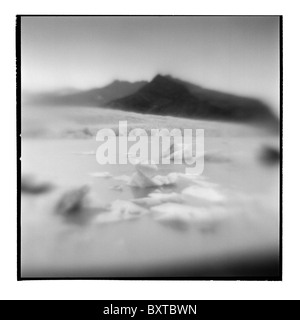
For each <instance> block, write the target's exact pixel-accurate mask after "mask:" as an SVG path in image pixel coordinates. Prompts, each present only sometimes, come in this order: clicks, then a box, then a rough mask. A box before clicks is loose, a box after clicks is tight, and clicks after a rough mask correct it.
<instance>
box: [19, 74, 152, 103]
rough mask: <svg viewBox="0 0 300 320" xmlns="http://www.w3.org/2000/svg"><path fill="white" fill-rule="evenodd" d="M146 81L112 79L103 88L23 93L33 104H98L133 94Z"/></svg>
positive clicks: (26, 99)
mask: <svg viewBox="0 0 300 320" xmlns="http://www.w3.org/2000/svg"><path fill="white" fill-rule="evenodd" d="M145 84H147V82H146V81H138V82H129V81H119V80H116V81H113V82H112V83H110V84H109V85H107V86H105V87H103V88H95V89H90V90H71V89H68V90H60V91H52V92H42V93H39V94H24V101H25V103H30V104H35V105H58V106H59V105H70V106H71V105H72V106H99V105H100V104H106V103H107V102H108V101H111V100H115V99H119V98H122V97H125V96H128V95H131V94H134V93H135V92H136V91H138V90H139V89H140V88H141V87H143V86H144V85H145Z"/></svg>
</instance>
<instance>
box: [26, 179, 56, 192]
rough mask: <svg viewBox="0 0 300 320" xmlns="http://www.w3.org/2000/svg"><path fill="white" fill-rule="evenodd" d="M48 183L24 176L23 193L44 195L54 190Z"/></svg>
mask: <svg viewBox="0 0 300 320" xmlns="http://www.w3.org/2000/svg"><path fill="white" fill-rule="evenodd" d="M52 187H53V186H52V185H51V184H50V183H47V182H39V181H37V180H36V178H35V177H34V176H32V175H24V176H22V179H21V191H22V192H24V193H28V194H42V193H45V192H48V191H50V190H51V189H52Z"/></svg>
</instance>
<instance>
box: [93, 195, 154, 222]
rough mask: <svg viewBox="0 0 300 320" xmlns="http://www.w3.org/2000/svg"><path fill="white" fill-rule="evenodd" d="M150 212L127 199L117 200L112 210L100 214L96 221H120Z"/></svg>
mask: <svg viewBox="0 0 300 320" xmlns="http://www.w3.org/2000/svg"><path fill="white" fill-rule="evenodd" d="M146 213H148V210H147V209H145V208H143V207H141V206H139V205H137V204H135V203H133V202H131V201H126V200H116V201H114V202H113V203H112V205H111V207H110V210H109V211H108V212H106V213H103V214H100V215H99V216H98V217H97V218H96V219H95V220H94V222H95V223H108V222H118V221H122V220H129V219H136V218H138V217H140V216H141V215H144V214H146Z"/></svg>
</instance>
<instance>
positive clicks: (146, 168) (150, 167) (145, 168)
mask: <svg viewBox="0 0 300 320" xmlns="http://www.w3.org/2000/svg"><path fill="white" fill-rule="evenodd" d="M135 169H136V170H137V172H139V173H141V174H143V175H144V176H146V177H148V178H152V177H153V176H154V175H155V174H156V173H157V171H158V168H157V165H155V164H148V163H138V164H136V165H135Z"/></svg>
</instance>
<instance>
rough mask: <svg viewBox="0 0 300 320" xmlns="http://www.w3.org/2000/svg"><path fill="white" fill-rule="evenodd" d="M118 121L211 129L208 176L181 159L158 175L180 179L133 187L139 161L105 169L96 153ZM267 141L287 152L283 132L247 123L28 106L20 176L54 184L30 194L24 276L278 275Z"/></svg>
mask: <svg viewBox="0 0 300 320" xmlns="http://www.w3.org/2000/svg"><path fill="white" fill-rule="evenodd" d="M26 108H27V109H26ZM119 120H120V121H122V120H127V121H128V125H129V126H130V127H132V128H134V127H139V128H145V129H150V128H171V129H172V128H192V129H196V128H198V129H204V130H205V153H206V155H207V156H206V158H205V163H204V166H205V167H204V172H203V175H202V176H201V177H198V178H197V179H195V180H193V179H190V178H188V177H185V175H184V167H182V166H178V165H177V166H176V165H173V164H170V165H161V166H159V168H158V174H159V175H162V176H166V175H168V174H169V173H175V174H177V180H176V182H175V183H174V184H167V185H162V186H157V187H149V188H137V187H132V186H130V185H128V177H129V178H130V177H132V175H133V174H134V173H135V172H136V168H135V167H134V166H133V165H130V164H128V165H99V164H98V163H97V161H96V156H95V152H96V149H97V148H98V146H99V142H97V141H96V140H95V133H96V132H97V130H99V129H101V128H104V127H108V128H116V127H117V125H118V121H119ZM265 146H275V147H277V148H279V138H278V137H277V136H276V135H273V134H271V133H268V132H267V131H264V130H262V129H259V128H257V127H252V126H249V125H243V124H235V123H225V122H214V121H198V120H187V119H180V118H174V117H162V116H154V115H139V114H136V113H132V112H130V113H126V112H123V111H116V110H115V111H113V110H107V109H95V108H70V107H69V108H60V109H57V108H56V109H55V108H54V109H53V108H50V107H49V108H46V107H45V108H44V107H43V108H33V107H27V106H26V107H23V110H22V176H23V177H30V176H31V177H33V178H32V179H36V180H37V181H38V182H39V181H40V182H41V183H46V184H48V185H49V188H48V189H47V188H45V190H43V192H30V189H27V191H26V189H24V192H22V199H21V268H22V272H21V273H22V276H24V277H126V276H129V277H159V276H163V277H176V276H181V277H184V276H192V277H193V276H195V277H213V276H216V277H218V276H221V277H224V276H233V277H234V276H236V277H239V276H274V275H277V272H278V269H277V268H278V258H279V221H280V220H279V218H280V217H279V165H278V164H272V165H271V164H268V163H265V162H264V161H262V158H261V153H262V150H263V149H264V147H265ZM23 180H24V181H25V179H23ZM29 180H30V179H29ZM84 186H86V187H84ZM82 187H84V188H86V189H85V191H86V193H87V195H86V198H87V199H86V204H85V205H84V206H83V207H82V208H81V209H80V210H78V212H76V214H63V213H61V212H59V206H58V204H59V203H60V201H61V199H62V198H63V197H64V196H63V195H64V194H66V193H68V192H69V193H70V190H81V189H80V188H82ZM28 190H29V192H28Z"/></svg>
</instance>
